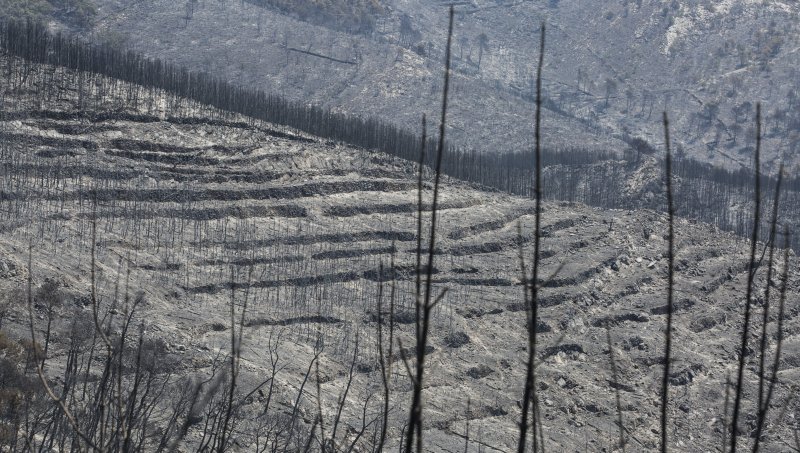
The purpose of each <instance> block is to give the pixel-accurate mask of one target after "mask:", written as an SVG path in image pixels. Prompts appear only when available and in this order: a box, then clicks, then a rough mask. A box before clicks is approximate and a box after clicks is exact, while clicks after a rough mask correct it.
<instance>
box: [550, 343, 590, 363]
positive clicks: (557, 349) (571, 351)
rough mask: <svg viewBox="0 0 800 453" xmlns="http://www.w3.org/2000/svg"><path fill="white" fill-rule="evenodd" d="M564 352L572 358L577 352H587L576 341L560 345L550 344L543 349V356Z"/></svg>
mask: <svg viewBox="0 0 800 453" xmlns="http://www.w3.org/2000/svg"><path fill="white" fill-rule="evenodd" d="M562 352H563V353H564V354H566V355H567V356H568V357H571V358H574V357H575V356H576V355H577V354H585V352H584V350H583V347H582V346H581V345H579V344H575V343H565V344H561V345H558V346H550V347H548V348H545V349H544V351H542V357H544V358H545V359H547V358H550V357H552V356H554V355H556V354H558V353H562Z"/></svg>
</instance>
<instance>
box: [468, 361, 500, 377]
mask: <svg viewBox="0 0 800 453" xmlns="http://www.w3.org/2000/svg"><path fill="white" fill-rule="evenodd" d="M492 373H494V370H493V369H492V368H491V367H489V366H487V365H484V364H481V365H479V366H476V367H472V368H470V369H468V370H467V376H469V377H471V378H472V379H483V378H485V377H486V376H489V375H490V374H492Z"/></svg>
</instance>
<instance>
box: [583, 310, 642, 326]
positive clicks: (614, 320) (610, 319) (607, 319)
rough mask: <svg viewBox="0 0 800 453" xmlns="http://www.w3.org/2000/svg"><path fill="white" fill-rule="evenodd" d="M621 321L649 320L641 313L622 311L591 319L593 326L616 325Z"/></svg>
mask: <svg viewBox="0 0 800 453" xmlns="http://www.w3.org/2000/svg"><path fill="white" fill-rule="evenodd" d="M623 322H650V318H649V317H648V316H647V315H645V314H642V313H623V314H619V315H614V316H604V317H602V318H598V319H595V320H593V321H592V326H594V327H605V326H617V325H619V324H621V323H623Z"/></svg>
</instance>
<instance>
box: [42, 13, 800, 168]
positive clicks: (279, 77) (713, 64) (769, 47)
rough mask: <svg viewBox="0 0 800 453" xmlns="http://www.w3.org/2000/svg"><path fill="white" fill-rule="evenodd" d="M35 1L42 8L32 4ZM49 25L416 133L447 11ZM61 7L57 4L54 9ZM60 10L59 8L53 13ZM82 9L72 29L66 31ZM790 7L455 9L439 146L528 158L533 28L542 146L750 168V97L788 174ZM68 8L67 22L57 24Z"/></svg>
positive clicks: (429, 97) (793, 63) (433, 86)
mask: <svg viewBox="0 0 800 453" xmlns="http://www.w3.org/2000/svg"><path fill="white" fill-rule="evenodd" d="M41 3H46V2H44V1H42V2H41ZM50 3H52V4H53V5H61V6H60V7H58V8H51V9H54V10H55V12H56V13H57V14H55V16H54V17H55V18H56V20H57V21H58V23H59V26H66V27H69V28H72V29H75V30H80V29H81V27H83V28H82V31H81V33H82V34H83V35H84V36H86V37H91V38H93V39H96V40H98V41H112V42H116V43H119V44H121V45H124V46H128V47H129V48H132V49H135V50H137V51H142V52H144V53H146V54H148V55H150V56H157V57H163V58H166V59H168V60H170V61H175V62H177V63H180V64H184V65H187V66H189V67H191V68H194V69H199V70H206V71H210V72H212V73H214V74H217V75H222V76H224V77H226V78H228V79H229V80H231V81H233V82H236V83H242V84H246V85H249V86H254V87H259V88H263V89H265V90H267V91H272V92H276V93H280V94H283V95H285V96H287V97H289V98H291V99H295V100H303V101H305V102H309V103H315V104H319V105H325V106H329V107H333V108H336V109H341V110H342V111H346V112H350V113H353V114H357V115H363V116H377V117H380V118H383V119H386V120H389V121H391V122H393V123H396V124H399V125H403V126H406V127H409V128H417V127H418V123H419V118H420V116H421V114H422V113H423V112H427V113H429V114H431V113H433V112H434V111H435V109H436V105H437V104H438V102H439V97H440V96H439V94H438V93H439V90H440V86H439V85H440V84H441V80H440V79H441V77H440V72H441V62H442V60H443V52H444V50H443V47H444V43H445V36H444V33H445V29H446V27H445V20H446V14H445V7H444V6H445V5H446V4H448V2H441V1H427V0H426V1H418V0H360V1H355V2H353V1H346V2H345V1H341V0H324V1H323V0H304V1H292V2H288V1H281V0H247V1H233V0H228V1H210V0H200V1H197V0H186V1H171V0H170V1H167V0H142V1H119V0H81V1H78V0H70V1H67V0H60V1H57V0H52V1H51V2H50ZM64 4H66V5H67V6H64ZM59 8H60V9H59ZM77 8H84V9H82V10H80V11H84V13H85V14H84V16H85V19H81V20H75V19H74V18H73V19H70V20H67V19H69V18H70V17H71V16H70V14H72V15H75V14H76V13H75V11H76V10H77ZM799 10H800V7H799V6H798V5H797V3H796V2H782V1H765V2H761V1H750V0H728V1H724V2H716V1H714V2H712V1H703V0H701V1H662V0H658V1H627V0H626V1H597V2H592V7H587V5H586V3H585V2H580V1H577V0H574V1H570V0H561V1H558V0H550V1H508V0H507V1H498V0H472V1H463V2H458V8H457V11H458V13H457V20H456V27H455V28H456V30H455V45H454V53H455V55H454V57H455V61H454V67H455V74H456V75H455V80H454V93H453V94H454V96H453V100H454V102H453V110H452V112H453V115H452V117H451V118H452V121H451V124H450V130H449V133H450V137H451V138H452V139H453V140H454V141H455V142H457V143H459V144H461V145H465V146H468V147H471V148H475V149H479V150H483V151H485V152H490V153H494V152H498V151H509V150H518V149H519V148H520V147H528V146H529V142H530V140H529V137H530V136H531V134H532V130H531V121H530V116H531V112H532V105H531V101H532V96H531V83H532V80H533V77H532V73H533V66H534V61H535V59H536V53H537V46H538V43H537V30H538V27H539V23H540V22H541V21H543V20H544V21H545V22H546V23H547V24H548V25H549V33H548V50H547V52H548V54H549V55H548V58H547V59H546V62H547V66H546V68H545V93H546V96H547V98H548V102H547V103H546V104H547V107H548V108H549V109H550V110H551V111H550V112H548V114H547V115H545V118H546V120H545V121H546V124H545V131H546V140H547V143H548V144H549V145H550V146H561V145H570V146H581V147H586V148H589V149H611V150H615V151H619V150H621V149H622V148H624V144H623V143H622V140H623V139H625V140H627V137H629V136H633V137H641V138H644V139H646V140H647V141H649V142H650V143H652V144H653V145H658V144H659V143H660V142H661V141H662V139H661V127H660V124H659V122H660V115H659V113H660V112H661V111H662V110H664V109H667V110H668V111H670V112H671V113H672V115H673V125H674V127H675V129H676V130H675V139H676V141H677V143H678V145H679V146H678V151H679V153H681V152H683V153H685V155H688V156H691V157H694V158H697V159H700V160H703V161H708V162H713V163H715V164H718V165H724V166H727V167H729V168H737V167H739V164H742V165H749V163H750V160H751V154H752V144H753V137H754V120H753V119H754V114H755V103H756V101H759V100H760V101H762V102H763V104H764V109H765V140H766V143H765V144H766V146H765V153H766V161H767V162H768V165H770V167H769V168H771V169H776V168H777V167H776V162H777V161H778V160H779V159H781V158H783V159H784V160H786V161H787V162H789V163H792V164H796V163H797V162H798V159H797V157H796V155H797V151H798V149H797V148H798V146H800V139H799V138H798V136H797V134H798V132H797V130H798V127H797V126H798V124H800V113H798V112H800V109H798V108H797V107H800V96H798V94H797V86H796V85H795V84H791V83H784V82H782V81H786V80H796V79H797V69H796V68H797V67H798V58H799V57H800V54H798V49H800V42H798V38H797V27H798V25H797V24H798V23H799V21H798V12H799ZM65 11H71V12H69V13H66V12H65Z"/></svg>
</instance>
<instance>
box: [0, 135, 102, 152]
mask: <svg viewBox="0 0 800 453" xmlns="http://www.w3.org/2000/svg"><path fill="white" fill-rule="evenodd" d="M0 140H2V141H3V142H5V143H7V144H14V145H20V146H25V147H31V148H34V147H40V146H46V147H49V148H84V149H87V150H96V149H97V143H95V142H93V141H90V140H75V139H71V138H55V137H43V136H40V135H30V134H14V133H10V132H0Z"/></svg>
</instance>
